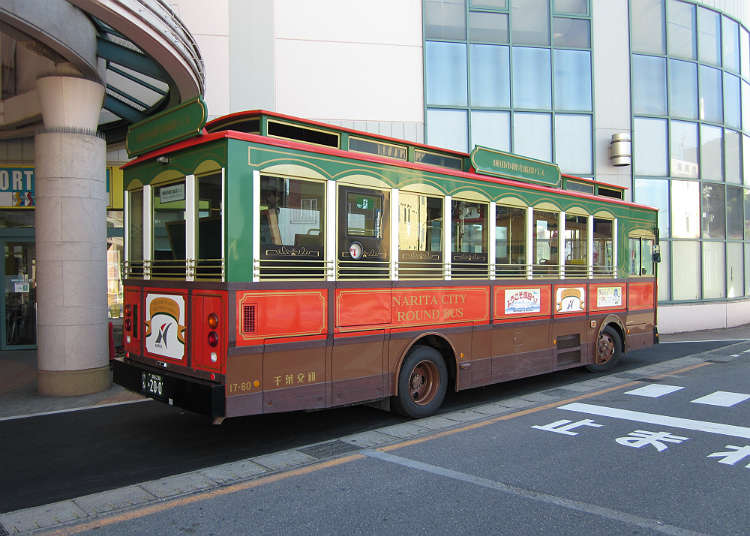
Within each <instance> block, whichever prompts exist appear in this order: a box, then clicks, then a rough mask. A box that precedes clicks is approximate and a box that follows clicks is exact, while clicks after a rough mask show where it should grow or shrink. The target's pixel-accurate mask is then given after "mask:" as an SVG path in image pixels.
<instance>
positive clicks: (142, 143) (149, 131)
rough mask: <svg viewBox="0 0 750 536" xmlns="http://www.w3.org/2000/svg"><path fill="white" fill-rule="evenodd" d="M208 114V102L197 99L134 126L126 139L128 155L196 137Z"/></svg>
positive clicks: (136, 154)
mask: <svg viewBox="0 0 750 536" xmlns="http://www.w3.org/2000/svg"><path fill="white" fill-rule="evenodd" d="M207 113H208V111H207V109H206V103H205V102H203V99H202V98H201V97H196V98H194V99H192V100H189V101H187V102H185V103H183V104H180V105H179V106H175V107H173V108H169V109H167V110H164V111H163V112H160V113H158V114H156V115H152V116H151V117H149V118H148V119H144V120H143V121H139V122H138V123H135V124H133V125H131V126H130V128H128V135H127V138H126V140H125V147H126V148H127V150H128V156H130V157H133V156H139V155H142V154H145V153H147V152H149V151H153V150H155V149H158V148H160V147H165V146H167V145H170V144H172V143H176V142H178V141H182V140H186V139H188V138H192V137H193V136H197V135H198V134H200V133H201V131H202V130H203V127H204V126H205V124H206V117H207Z"/></svg>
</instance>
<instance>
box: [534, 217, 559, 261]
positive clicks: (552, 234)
mask: <svg viewBox="0 0 750 536" xmlns="http://www.w3.org/2000/svg"><path fill="white" fill-rule="evenodd" d="M558 221H559V216H558V213H557V212H543V211H541V210H535V211H534V275H543V274H554V273H556V272H557V271H558V265H559V264H560V260H559V256H558V252H557V250H558V243H557V240H558V238H557V237H558V234H557V233H558V231H559V223H558Z"/></svg>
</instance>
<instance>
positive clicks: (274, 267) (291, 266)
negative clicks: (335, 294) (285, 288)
mask: <svg viewBox="0 0 750 536" xmlns="http://www.w3.org/2000/svg"><path fill="white" fill-rule="evenodd" d="M331 269H332V267H331V264H330V263H328V262H326V261H323V260H310V259H255V260H254V261H253V276H254V279H256V280H258V281H283V280H297V281H299V280H302V281H325V280H326V279H328V277H329V275H330V274H331Z"/></svg>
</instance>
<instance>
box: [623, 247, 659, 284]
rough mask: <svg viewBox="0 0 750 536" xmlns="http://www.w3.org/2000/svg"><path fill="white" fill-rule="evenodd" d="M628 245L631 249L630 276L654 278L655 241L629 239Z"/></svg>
mask: <svg viewBox="0 0 750 536" xmlns="http://www.w3.org/2000/svg"><path fill="white" fill-rule="evenodd" d="M628 245H629V249H630V262H629V263H628V275H630V276H645V277H652V276H654V275H655V270H654V241H653V240H652V239H650V238H629V239H628Z"/></svg>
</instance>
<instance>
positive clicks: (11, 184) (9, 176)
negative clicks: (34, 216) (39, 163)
mask: <svg viewBox="0 0 750 536" xmlns="http://www.w3.org/2000/svg"><path fill="white" fill-rule="evenodd" d="M33 206H34V168H33V167H30V166H14V167H0V207H2V208H25V207H33Z"/></svg>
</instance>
